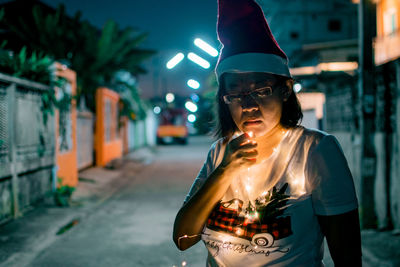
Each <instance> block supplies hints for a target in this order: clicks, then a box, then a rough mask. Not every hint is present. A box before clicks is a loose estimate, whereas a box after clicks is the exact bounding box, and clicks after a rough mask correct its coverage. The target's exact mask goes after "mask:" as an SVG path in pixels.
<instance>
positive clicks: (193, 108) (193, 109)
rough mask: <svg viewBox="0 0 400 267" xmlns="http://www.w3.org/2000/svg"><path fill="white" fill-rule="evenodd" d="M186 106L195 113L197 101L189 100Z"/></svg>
mask: <svg viewBox="0 0 400 267" xmlns="http://www.w3.org/2000/svg"><path fill="white" fill-rule="evenodd" d="M185 108H186V109H187V110H189V111H190V112H193V113H195V112H196V111H197V105H196V104H195V103H193V102H192V101H187V102H186V103H185Z"/></svg>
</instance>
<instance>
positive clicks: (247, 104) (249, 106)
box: [242, 95, 259, 112]
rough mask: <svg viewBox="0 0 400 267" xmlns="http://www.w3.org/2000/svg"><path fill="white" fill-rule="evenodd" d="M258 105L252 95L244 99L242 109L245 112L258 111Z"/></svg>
mask: <svg viewBox="0 0 400 267" xmlns="http://www.w3.org/2000/svg"><path fill="white" fill-rule="evenodd" d="M258 108H259V107H258V103H257V102H256V101H255V100H254V99H253V97H251V96H250V95H247V96H246V97H244V99H243V102H242V109H243V111H248V112H251V111H255V110H258Z"/></svg>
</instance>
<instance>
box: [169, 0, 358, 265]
mask: <svg viewBox="0 0 400 267" xmlns="http://www.w3.org/2000/svg"><path fill="white" fill-rule="evenodd" d="M218 12H219V17H218V35H219V39H220V41H221V43H222V44H223V49H222V51H221V54H220V58H219V61H218V63H217V68H216V74H217V78H218V81H219V89H218V94H217V106H218V126H217V135H218V137H220V138H219V139H218V140H217V141H216V142H215V143H214V144H213V145H212V147H211V149H210V151H209V154H208V157H207V160H206V162H205V163H204V166H203V168H202V169H201V171H200V172H199V174H198V177H197V178H196V180H195V182H194V184H193V185H192V188H191V190H190V192H189V194H188V196H187V198H186V199H185V202H184V205H183V206H182V208H181V209H180V210H179V212H178V214H177V216H176V220H175V225H174V236H173V238H174V241H175V243H176V245H177V247H178V248H179V249H181V250H185V249H187V248H189V247H191V246H192V245H194V244H196V243H197V242H198V241H199V240H200V239H202V240H203V241H204V243H205V245H206V247H207V249H208V251H209V254H208V260H207V262H208V266H323V263H322V258H323V237H324V236H325V237H326V239H327V242H328V246H329V250H330V253H331V256H332V259H333V261H334V262H335V266H361V242H360V229H359V220H358V210H357V199H356V195H355V190H354V184H353V181H352V177H351V174H350V171H349V168H348V166H347V162H346V159H345V158H344V156H343V153H342V151H341V148H340V146H339V144H338V142H337V140H336V139H335V138H334V137H333V136H331V135H328V134H326V133H323V132H320V131H316V130H310V129H306V128H303V127H301V126H298V123H299V121H300V120H301V118H302V113H301V109H300V105H299V103H298V101H297V97H296V95H295V93H294V92H293V90H292V86H293V79H292V77H291V75H290V72H289V69H288V67H287V58H286V55H285V53H284V52H283V51H282V50H281V49H280V48H279V46H278V44H277V43H276V41H275V39H274V37H273V36H272V34H271V31H270V30H269V27H268V24H267V22H266V21H265V19H264V15H263V13H262V11H261V8H260V7H259V6H258V5H257V4H256V3H255V2H254V1H253V0H220V1H219V10H218ZM250 40H251V41H250Z"/></svg>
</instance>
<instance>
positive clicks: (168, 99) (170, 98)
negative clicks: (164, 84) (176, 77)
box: [165, 93, 175, 103]
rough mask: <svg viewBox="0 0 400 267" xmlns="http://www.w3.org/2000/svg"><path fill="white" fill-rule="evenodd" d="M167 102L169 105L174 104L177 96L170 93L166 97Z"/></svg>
mask: <svg viewBox="0 0 400 267" xmlns="http://www.w3.org/2000/svg"><path fill="white" fill-rule="evenodd" d="M165 100H166V101H167V102H168V103H172V102H174V100H175V95H174V94H173V93H168V94H166V95H165Z"/></svg>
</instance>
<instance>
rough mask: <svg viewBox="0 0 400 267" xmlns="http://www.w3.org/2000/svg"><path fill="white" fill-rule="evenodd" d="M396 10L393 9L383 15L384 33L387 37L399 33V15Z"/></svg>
mask: <svg viewBox="0 0 400 267" xmlns="http://www.w3.org/2000/svg"><path fill="white" fill-rule="evenodd" d="M396 13H397V12H396V9H395V8H391V9H389V10H387V11H386V12H385V13H384V15H383V31H384V34H385V35H390V34H393V33H395V32H396V31H397V14H396Z"/></svg>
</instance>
